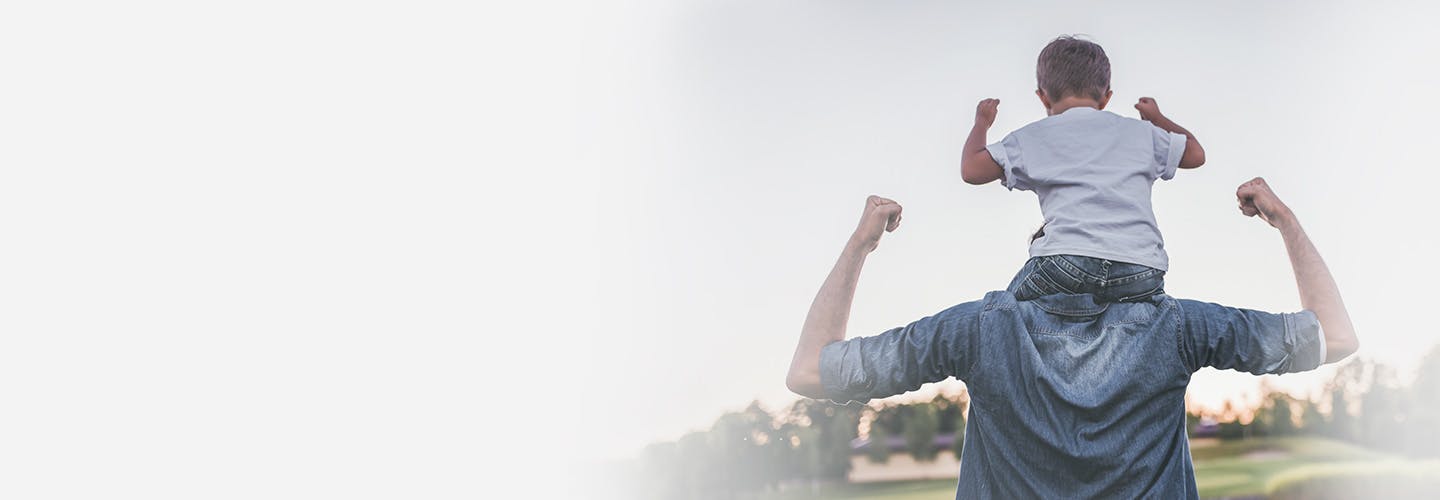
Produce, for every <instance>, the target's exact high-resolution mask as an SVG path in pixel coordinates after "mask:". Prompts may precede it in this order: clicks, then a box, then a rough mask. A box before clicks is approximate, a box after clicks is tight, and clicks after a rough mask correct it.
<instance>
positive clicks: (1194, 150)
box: [1135, 97, 1205, 168]
mask: <svg viewBox="0 0 1440 500" xmlns="http://www.w3.org/2000/svg"><path fill="white" fill-rule="evenodd" d="M1135 109H1137V110H1139V111H1140V119H1141V120H1145V121H1147V122H1150V123H1152V124H1154V125H1155V126H1156V127H1160V128H1161V129H1163V130H1165V131H1166V132H1171V133H1176V134H1182V135H1184V136H1185V154H1184V155H1182V156H1180V168H1196V167H1199V166H1201V165H1204V164H1205V148H1203V147H1201V146H1200V141H1197V140H1195V134H1192V133H1190V131H1189V130H1185V127H1181V126H1180V124H1178V123H1175V122H1174V121H1173V120H1171V119H1169V118H1166V117H1165V115H1163V114H1161V113H1160V105H1159V104H1158V103H1156V102H1155V99H1151V98H1149V97H1141V98H1140V102H1137V103H1135Z"/></svg>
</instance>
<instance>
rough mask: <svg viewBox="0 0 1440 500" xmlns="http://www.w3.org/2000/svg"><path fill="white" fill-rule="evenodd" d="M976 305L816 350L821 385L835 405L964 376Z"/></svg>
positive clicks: (973, 340) (971, 345) (974, 333)
mask: <svg viewBox="0 0 1440 500" xmlns="http://www.w3.org/2000/svg"><path fill="white" fill-rule="evenodd" d="M981 310H982V306H981V305H980V303H978V302H971V303H966V304H960V305H958V306H955V307H952V308H950V309H946V310H945V311H942V312H940V313H939V314H936V315H934V316H930V317H927V318H924V319H921V320H919V321H915V322H914V323H910V324H909V325H906V326H903V327H900V328H895V329H892V330H889V331H887V332H885V333H882V334H880V335H876V336H873V337H857V338H853V339H850V340H843V341H840V342H834V343H831V344H830V345H827V346H825V347H824V348H823V349H822V350H821V351H820V383H821V385H822V386H823V387H824V389H825V394H826V397H828V398H829V399H831V400H834V401H836V402H841V403H843V402H847V401H859V402H862V403H863V402H866V401H869V400H870V399H871V398H885V397H889V396H894V395H896V394H901V393H904V392H907V391H913V390H915V389H919V388H920V386H921V385H924V384H926V383H929V382H939V381H941V380H945V379H946V378H947V377H951V376H955V377H959V378H961V379H962V380H963V379H964V378H966V377H967V376H968V371H969V366H970V365H971V364H972V362H971V360H972V356H973V355H974V352H975V351H976V350H977V349H976V348H975V344H976V343H977V342H978V339H977V337H978V335H977V334H978V326H979V316H980V314H981Z"/></svg>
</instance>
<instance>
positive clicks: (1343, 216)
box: [0, 0, 1440, 499]
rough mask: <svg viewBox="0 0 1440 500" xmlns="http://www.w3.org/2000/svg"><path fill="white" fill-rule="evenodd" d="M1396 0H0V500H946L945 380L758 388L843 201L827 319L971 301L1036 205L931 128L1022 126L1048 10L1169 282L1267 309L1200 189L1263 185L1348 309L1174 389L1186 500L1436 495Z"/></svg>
mask: <svg viewBox="0 0 1440 500" xmlns="http://www.w3.org/2000/svg"><path fill="white" fill-rule="evenodd" d="M1436 11H1437V8H1436V7H1434V6H1432V5H1431V4H1428V3H1424V2H1418V1H1417V2H1384V3H1378V2H1358V1H1354V2H1299V1H1281V2H1264V3H1256V2H1205V3H1203V4H1197V3H1173V2H1106V3H1099V2H1085V3H1075V2H1037V3H1024V4H1016V3H1015V2H957V1H895V2H873V1H855V0H825V1H819V0H799V1H789V2H765V1H752V0H732V1H718V0H716V1H703V0H677V1H661V0H616V1H610V2H581V1H564V0H560V1H539V2H504V3H502V2H489V3H474V2H461V1H425V0H422V1H413V2H340V1H333V0H292V1H284V2H281V1H268V0H262V1H254V2H245V3H204V4H197V3H187V2H177V1H164V0H150V1H140V2H127V3H123V4H115V3H106V2H95V1H60V2H43V3H39V2H32V3H24V4H21V3H12V4H9V5H6V6H5V7H3V8H0V67H3V68H5V77H4V78H0V95H3V96H4V97H3V98H0V158H3V160H4V161H3V163H0V165H3V167H0V168H3V172H4V177H3V182H0V234H4V235H5V237H4V244H0V277H3V279H0V303H3V304H5V306H4V308H3V314H0V342H3V344H0V345H3V347H4V349H0V400H3V401H5V411H3V412H0V442H3V443H4V446H0V470H3V471H5V472H3V473H0V496H5V497H16V498H96V497H119V496H135V497H145V498H195V497H203V498H256V497H264V498H315V497H332V498H410V497H422V498H475V497H482V498H681V499H684V498H816V497H823V498H846V497H851V498H936V499H939V498H951V497H953V494H954V490H953V487H954V481H955V479H954V476H955V474H956V472H958V468H959V466H958V462H959V461H963V460H964V459H965V458H964V457H963V456H956V455H955V454H954V452H953V451H951V450H952V449H953V448H955V447H957V446H959V444H958V443H960V442H961V441H963V437H964V433H963V429H964V423H965V411H966V404H967V397H966V392H965V388H964V385H963V383H961V382H960V381H955V380H950V381H946V382H942V383H938V384H933V385H931V386H927V387H925V388H923V389H921V390H919V391H916V392H915V393H913V394H907V395H902V396H898V397H896V398H892V399H890V400H885V401H876V402H874V403H873V404H871V405H869V406H864V407H860V406H849V407H836V406H831V405H828V404H823V403H817V402H813V401H802V400H800V399H799V398H797V397H795V396H794V395H793V394H791V393H789V391H787V390H786V388H785V386H784V383H783V376H784V374H785V371H786V368H787V365H788V361H789V358H790V355H791V353H792V350H793V348H794V342H795V339H796V338H797V336H798V334H799V329H800V325H801V323H802V321H803V319H804V315H805V311H806V308H807V307H808V305H809V303H810V300H811V298H812V297H813V294H814V293H815V291H816V290H817V289H818V287H819V285H820V282H821V280H823V279H824V277H825V274H826V273H827V272H828V269H829V268H830V266H831V264H832V263H833V261H834V259H835V258H836V256H837V255H838V254H839V252H840V248H841V245H842V244H843V243H844V241H845V239H846V238H847V237H848V235H849V233H850V230H851V229H852V228H853V224H854V222H855V220H856V218H857V216H858V215H859V213H860V209H861V204H862V202H863V200H864V197H865V196H866V195H869V194H881V195H885V196H888V197H891V198H894V199H896V200H898V201H899V202H901V203H902V204H904V206H905V222H904V226H903V227H902V228H901V229H900V230H899V231H898V232H896V233H895V234H892V235H889V236H887V238H886V239H885V241H884V242H883V244H882V246H881V248H880V249H879V251H878V252H877V253H876V254H874V255H873V256H872V258H871V259H870V260H869V261H868V262H867V270H866V272H865V277H864V279H863V283H862V284H861V285H860V288H859V294H858V296H857V299H856V304H855V308H854V311H853V314H852V319H851V324H850V333H851V335H870V334H874V333H879V332H881V331H884V330H886V329H888V328H891V327H894V326H898V325H903V324H905V323H908V322H909V321H912V320H914V319H916V318H919V317H922V316H925V315H928V314H931V313H934V312H936V311H939V310H942V309H944V308H946V307H949V306H951V305H953V304H956V303H960V302H964V301H969V300H973V299H976V298H978V297H981V296H982V294H983V293H984V292H986V291H988V290H993V289H997V288H1002V287H1003V286H1005V284H1006V283H1008V280H1009V279H1010V277H1011V276H1012V275H1013V273H1015V271H1016V270H1018V269H1019V267H1020V265H1021V264H1022V263H1023V262H1024V260H1025V257H1026V237H1027V236H1028V235H1029V233H1030V232H1031V231H1032V230H1033V229H1034V228H1035V227H1036V226H1038V225H1039V223H1040V214H1039V210H1038V207H1037V204H1036V201H1035V199H1034V197H1033V196H1032V195H1030V194H1027V193H1018V192H1007V191H1005V190H1004V189H1003V188H1001V187H999V186H997V185H989V186H979V187H976V186H969V185H966V184H964V183H963V182H962V181H961V179H960V174H959V152H960V148H961V143H962V141H963V138H964V135H965V134H966V132H967V131H968V129H969V127H970V125H971V122H972V117H973V109H974V105H975V103H976V102H977V101H978V100H980V99H982V98H987V97H995V98H999V99H1001V105H1000V117H999V119H998V121H997V123H996V126H995V127H994V129H993V130H992V138H991V139H992V140H997V139H998V138H999V137H1000V136H1001V135H1002V134H1004V133H1006V132H1008V131H1010V130H1013V129H1014V128H1016V127H1019V126H1022V125H1024V124H1025V123H1028V122H1030V121H1033V120H1036V119H1038V118H1040V117H1042V116H1043V114H1044V113H1043V110H1042V108H1041V107H1040V105H1039V104H1038V102H1036V99H1035V98H1034V96H1033V93H1032V92H1033V89H1034V87H1035V83H1034V62H1035V57H1036V54H1037V53H1038V51H1039V50H1040V48H1041V47H1043V46H1044V45H1045V43H1047V42H1048V41H1049V40H1050V39H1052V38H1054V37H1055V36H1057V35H1060V34H1082V35H1085V36H1088V37H1090V38H1091V39H1093V40H1095V41H1097V42H1098V43H1100V44H1101V45H1103V46H1104V47H1105V49H1106V50H1107V52H1108V53H1109V57H1110V59H1111V62H1112V65H1113V82H1112V84H1113V87H1114V90H1115V96H1114V99H1113V100H1112V104H1111V110H1112V111H1114V112H1117V113H1120V114H1122V115H1127V116H1135V113H1134V111H1133V109H1132V108H1131V104H1132V103H1133V102H1135V100H1136V99H1138V98H1139V97H1142V96H1149V97H1154V98H1156V99H1157V101H1158V102H1159V104H1160V106H1161V109H1162V110H1163V111H1164V112H1165V113H1166V114H1167V115H1168V116H1170V117H1172V118H1174V119H1175V120H1176V121H1177V122H1179V123H1181V124H1183V125H1184V126H1185V127H1187V128H1189V129H1190V130H1192V131H1194V132H1195V133H1196V134H1197V135H1198V137H1199V138H1200V140H1201V141H1202V142H1203V143H1204V144H1205V147H1206V150H1207V158H1208V162H1207V164H1206V165H1205V166H1204V167H1203V168H1201V169H1199V170H1196V171H1188V172H1183V173H1181V175H1179V176H1178V177H1177V178H1176V179H1175V180H1173V181H1170V182H1165V183H1161V184H1160V185H1157V187H1156V194H1155V209H1156V215H1157V218H1158V220H1159V223H1160V227H1161V230H1162V231H1163V232H1164V235H1165V237H1166V239H1167V242H1168V245H1167V249H1168V250H1169V253H1170V256H1171V269H1170V272H1169V275H1168V276H1167V281H1168V284H1167V289H1168V290H1169V291H1170V292H1171V293H1173V294H1174V295H1177V296H1183V297H1188V298H1194V299H1201V300H1210V301H1216V302H1222V303H1225V304H1231V305H1240V306H1246V307H1251V308H1256V309H1265V310H1274V311H1290V310H1295V309H1298V307H1299V304H1298V300H1297V298H1296V295H1295V291H1294V285H1293V281H1292V278H1291V276H1290V274H1289V271H1288V268H1287V264H1286V260H1285V254H1284V251H1283V249H1282V247H1281V245H1280V241H1279V239H1278V238H1277V237H1276V236H1275V235H1274V233H1273V231H1272V230H1270V229H1269V228H1267V227H1265V226H1264V225H1263V224H1261V223H1259V222H1257V221H1253V220H1248V219H1245V218H1243V217H1241V216H1239V215H1238V211H1237V210H1236V209H1235V206H1234V200H1233V193H1234V189H1235V187H1236V186H1237V185H1239V184H1240V183H1241V182H1243V181H1245V180H1248V179H1250V178H1252V177H1255V176H1264V177H1266V178H1267V179H1269V181H1270V183H1271V185H1272V186H1274V188H1275V189H1276V190H1277V192H1279V193H1280V195H1281V196H1283V197H1284V199H1285V200H1286V201H1287V202H1288V203H1290V205H1291V206H1292V207H1294V209H1295V210H1296V212H1297V213H1298V214H1299V215H1300V217H1301V220H1302V221H1303V222H1304V224H1305V226H1306V228H1307V229H1308V231H1309V233H1310V235H1311V237H1312V238H1313V239H1314V240H1315V242H1316V244H1317V245H1318V246H1319V248H1320V250H1321V252H1322V253H1323V255H1324V256H1325V257H1326V259H1327V260H1328V262H1329V263H1330V265H1331V268H1332V269H1333V271H1334V272H1335V274H1336V277H1337V280H1338V281H1339V283H1340V286H1341V287H1342V290H1343V291H1344V294H1345V298H1346V301H1347V303H1348V304H1349V306H1350V310H1351V313H1352V315H1353V318H1354V321H1355V323H1356V325H1357V327H1358V328H1359V332H1360V335H1361V336H1362V344H1363V347H1362V350H1361V352H1360V353H1359V354H1357V355H1356V356H1355V357H1354V359H1352V360H1350V361H1348V362H1347V363H1346V364H1342V365H1338V366H1329V367H1325V368H1323V369H1320V370H1316V371H1314V372H1311V373H1304V374H1295V375H1287V376H1283V377H1264V378H1257V377H1252V376H1249V375H1245V374H1238V373H1234V372H1216V371H1203V372H1201V373H1198V374H1196V376H1195V377H1194V380H1193V382H1192V384H1191V386H1190V393H1189V397H1188V401H1187V411H1188V412H1189V414H1190V415H1191V419H1190V424H1191V425H1190V427H1191V428H1190V431H1191V432H1192V435H1193V436H1194V440H1193V442H1192V443H1193V444H1194V453H1195V461H1196V466H1197V475H1198V477H1197V480H1198V482H1199V484H1200V487H1201V491H1202V493H1203V494H1205V495H1206V496H1217V497H1218V496H1238V497H1255V496H1265V495H1282V496H1283V495H1296V496H1304V495H1305V494H1306V492H1309V491H1312V489H1313V488H1323V489H1326V490H1327V491H1338V492H1346V491H1352V490H1346V489H1344V488H1350V487H1356V486H1354V485H1357V484H1358V485H1361V486H1358V487H1360V488H1362V489H1361V490H1359V491H1363V492H1366V493H1363V494H1357V495H1355V496H1382V495H1385V496H1398V495H1403V494H1405V493H1406V492H1409V491H1413V490H1411V489H1408V488H1412V487H1432V488H1433V486H1434V485H1433V479H1430V478H1434V477H1436V476H1437V474H1435V465H1434V462H1433V460H1434V459H1433V455H1434V453H1435V452H1434V451H1433V450H1435V449H1436V446H1435V444H1436V443H1435V442H1434V441H1435V438H1434V436H1436V435H1440V433H1435V432H1433V428H1434V427H1435V425H1436V424H1437V408H1436V406H1435V404H1436V403H1435V402H1436V401H1437V400H1440V398H1437V397H1436V396H1440V394H1437V391H1440V384H1437V368H1436V366H1437V363H1440V362H1437V361H1436V356H1435V355H1434V352H1435V346H1436V345H1437V343H1440V330H1437V329H1436V328H1433V327H1432V326H1430V325H1429V323H1428V321H1427V320H1428V313H1429V312H1430V310H1431V309H1432V308H1433V305H1432V304H1431V302H1430V300H1429V299H1430V295H1429V293H1428V292H1427V290H1428V289H1429V285H1430V284H1431V283H1436V282H1440V279H1437V278H1440V271H1437V270H1436V268H1435V267H1434V266H1432V265H1430V260H1431V259H1430V256H1433V255H1435V254H1436V253H1437V251H1436V250H1437V248H1436V247H1437V243H1440V238H1437V236H1436V234H1435V231H1434V230H1433V229H1432V226H1433V221H1434V219H1435V214H1436V210H1435V209H1434V206H1433V201H1434V199H1435V194H1434V191H1435V189H1436V182H1435V181H1436V180H1437V178H1440V176H1437V175H1436V174H1435V173H1434V164H1435V161H1434V156H1435V155H1434V154H1433V153H1432V151H1431V149H1432V146H1431V145H1432V144H1433V143H1434V140H1433V139H1432V137H1431V136H1432V135H1433V133H1432V126H1431V123H1432V120H1433V117H1434V116H1436V115H1437V112H1440V104H1437V103H1436V96H1435V89H1436V88H1440V85H1437V84H1440V70H1437V69H1436V66H1435V64H1434V63H1435V61H1437V60H1440V57H1437V56H1440V41H1437V40H1436V39H1435V37H1434V36H1433V35H1432V33H1431V31H1432V30H1431V24H1432V22H1431V21H1432V20H1433V19H1435V18H1436V14H1437V12H1436ZM1317 485H1319V486H1317ZM1339 485H1344V486H1339ZM1417 485H1418V486H1417ZM1382 487H1384V488H1397V489H1393V490H1387V489H1378V488H1382ZM1287 492H1288V493H1287Z"/></svg>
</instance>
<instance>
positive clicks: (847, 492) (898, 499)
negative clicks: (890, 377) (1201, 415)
mask: <svg viewBox="0 0 1440 500" xmlns="http://www.w3.org/2000/svg"><path fill="white" fill-rule="evenodd" d="M1191 457H1193V459H1194V461H1195V479H1196V481H1195V482H1196V485H1197V486H1198V487H1199V489H1200V496H1201V497H1203V498H1226V497H1262V496H1264V495H1265V492H1266V484H1267V482H1269V481H1270V480H1271V479H1272V478H1276V477H1277V476H1282V475H1283V474H1285V473H1286V472H1287V471H1298V470H1303V469H1305V468H1306V467H1314V466H1316V465H1317V464H1323V465H1324V466H1325V467H1342V468H1343V467H1347V466H1356V467H1360V466H1362V465H1363V464H1366V463H1373V462H1375V461H1377V460H1391V459H1394V457H1393V456H1392V455H1389V454H1385V453H1379V452H1375V451H1371V450H1368V449H1365V448H1361V447H1357V446H1352V445H1349V444H1346V443H1342V442H1338V441H1332V440H1329V439H1324V438H1316V437H1289V438H1254V439H1245V440H1240V441H1230V442H1221V443H1220V444H1217V445H1214V446H1207V447H1201V448H1195V449H1192V450H1191ZM1292 474H1293V472H1292ZM955 481H956V480H955V479H943V480H930V481H897V482H891V483H870V484H849V485H833V486H827V487H822V488H821V489H820V490H818V491H815V492H789V493H784V494H776V495H771V496H766V497H763V498H764V499H765V500H803V499H812V498H839V499H848V500H949V499H952V498H955Z"/></svg>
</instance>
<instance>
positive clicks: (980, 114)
mask: <svg viewBox="0 0 1440 500" xmlns="http://www.w3.org/2000/svg"><path fill="white" fill-rule="evenodd" d="M999 106H1000V100H999V99H985V100H982V101H980V104H978V105H976V106H975V126H974V127H972V128H971V129H970V137H968V138H966V139H965V152H964V153H963V155H962V156H961V157H960V178H962V179H965V182H966V183H969V184H976V185H979V184H985V183H988V182H991V181H994V180H998V179H1000V178H1001V177H1004V175H1005V172H1004V170H1003V169H1001V168H1000V164H999V163H996V162H995V158H993V157H991V156H990V152H989V151H986V150H985V143H986V139H985V133H986V132H989V131H990V126H991V125H994V124H995V113H996V112H997V110H996V108H998V107H999Z"/></svg>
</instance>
